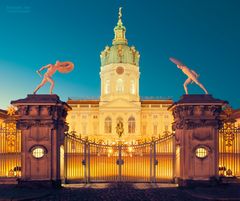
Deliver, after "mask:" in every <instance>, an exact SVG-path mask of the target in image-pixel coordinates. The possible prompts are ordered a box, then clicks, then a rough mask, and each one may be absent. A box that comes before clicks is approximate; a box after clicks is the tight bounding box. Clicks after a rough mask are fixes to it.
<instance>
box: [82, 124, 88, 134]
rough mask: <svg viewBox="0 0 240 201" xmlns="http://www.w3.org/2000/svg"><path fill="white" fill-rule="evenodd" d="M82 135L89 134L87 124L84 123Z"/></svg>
mask: <svg viewBox="0 0 240 201" xmlns="http://www.w3.org/2000/svg"><path fill="white" fill-rule="evenodd" d="M82 134H83V135H86V134H87V124H86V123H83V124H82Z"/></svg>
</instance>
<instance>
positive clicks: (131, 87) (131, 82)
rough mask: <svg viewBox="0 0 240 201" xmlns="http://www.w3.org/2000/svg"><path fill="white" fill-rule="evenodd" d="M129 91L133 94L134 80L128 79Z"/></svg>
mask: <svg viewBox="0 0 240 201" xmlns="http://www.w3.org/2000/svg"><path fill="white" fill-rule="evenodd" d="M130 93H131V94H135V82H134V80H131V81H130Z"/></svg>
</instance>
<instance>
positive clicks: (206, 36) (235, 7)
mask: <svg viewBox="0 0 240 201" xmlns="http://www.w3.org/2000/svg"><path fill="white" fill-rule="evenodd" d="M120 6H122V7H123V23H124V25H125V26H126V28H127V33H126V36H127V39H128V41H129V45H135V46H136V48H137V49H138V50H139V52H140V54H141V59H140V71H141V78H140V95H141V96H164V97H168V96H170V97H172V98H173V99H174V100H175V101H176V100H178V99H179V97H180V96H181V95H182V94H183V93H184V90H183V87H182V84H183V82H184V80H185V79H186V76H185V75H183V74H182V72H181V71H180V70H179V69H177V68H176V66H175V65H174V64H172V63H171V62H170V61H169V59H168V58H169V57H170V56H173V57H176V58H179V59H180V60H182V61H183V62H184V63H185V64H187V65H188V66H189V67H190V68H192V69H194V70H195V71H196V72H198V73H199V74H201V76H200V81H201V82H202V83H203V84H204V85H205V87H206V88H207V89H208V91H209V92H210V93H211V94H213V96H214V97H216V98H220V99H224V100H228V101H229V102H230V104H231V105H232V106H233V107H234V108H239V107H240V93H239V79H240V78H239V74H240V64H239V56H240V55H239V54H240V12H239V9H240V1H239V0H126V1H120V0H55V1H54V0H0V108H6V107H7V106H8V105H9V102H10V101H11V100H13V99H19V98H24V97H26V95H27V94H29V93H32V91H33V89H34V88H35V87H36V85H37V84H38V83H39V82H40V78H39V77H38V75H37V74H36V73H35V71H36V70H37V69H38V68H40V67H41V66H42V65H46V64H48V63H53V62H55V60H57V59H60V60H63V61H64V60H69V61H72V62H74V63H75V69H74V71H73V72H72V73H69V74H60V73H56V74H55V75H54V80H55V82H56V88H55V90H54V92H55V93H57V94H58V95H60V97H61V99H62V100H67V98H68V97H84V96H99V95H100V78H99V70H100V58H99V55H100V52H101V51H102V50H103V49H104V47H105V45H111V42H112V38H113V28H114V26H115V25H116V23H117V17H118V7H120ZM48 88H49V84H47V86H45V87H44V88H42V89H40V91H39V93H48ZM189 91H190V93H202V91H201V89H199V88H198V87H197V86H196V85H191V86H189Z"/></svg>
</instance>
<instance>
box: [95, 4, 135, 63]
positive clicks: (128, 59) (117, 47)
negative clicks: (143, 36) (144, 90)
mask: <svg viewBox="0 0 240 201" xmlns="http://www.w3.org/2000/svg"><path fill="white" fill-rule="evenodd" d="M121 17H122V12H121V8H120V9H119V16H118V23H117V26H116V27H115V28H114V39H113V42H112V46H111V47H109V46H106V47H105V49H104V50H103V51H102V52H101V55H100V58H101V66H105V65H108V64H112V63H128V64H133V65H137V66H139V58H140V55H139V52H138V51H137V50H136V49H135V47H134V46H132V47H129V46H128V42H127V39H126V37H125V33H126V28H125V27H124V26H123V23H122V18H121Z"/></svg>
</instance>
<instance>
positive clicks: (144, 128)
mask: <svg viewBox="0 0 240 201" xmlns="http://www.w3.org/2000/svg"><path fill="white" fill-rule="evenodd" d="M142 130H143V135H146V134H147V125H143V127H142Z"/></svg>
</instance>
